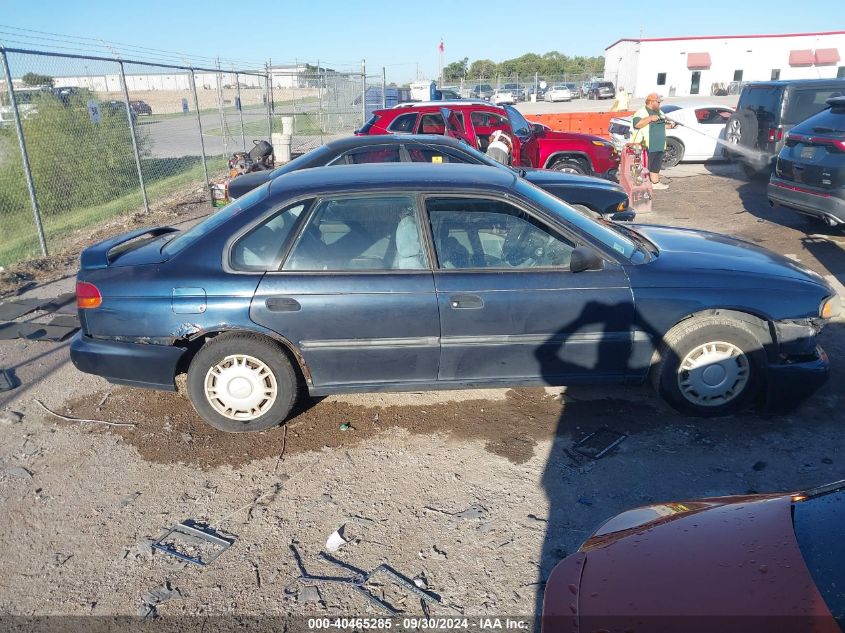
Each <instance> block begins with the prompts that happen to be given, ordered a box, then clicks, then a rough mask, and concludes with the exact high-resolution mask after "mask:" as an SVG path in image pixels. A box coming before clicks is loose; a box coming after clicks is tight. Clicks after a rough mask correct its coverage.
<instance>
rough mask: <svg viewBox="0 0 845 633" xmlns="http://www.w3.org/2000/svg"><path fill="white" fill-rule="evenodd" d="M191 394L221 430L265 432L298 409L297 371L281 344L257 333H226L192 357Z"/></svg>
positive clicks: (197, 406) (200, 410) (202, 412)
mask: <svg viewBox="0 0 845 633" xmlns="http://www.w3.org/2000/svg"><path fill="white" fill-rule="evenodd" d="M188 396H189V397H190V399H191V403H192V404H193V405H194V409H196V411H197V413H199V414H200V416H202V418H203V419H204V420H205V421H206V422H208V423H209V424H210V425H211V426H213V427H214V428H216V429H219V430H220V431H225V432H226V433H244V432H247V431H263V430H264V429H269V428H270V427H273V426H276V425H278V424H281V423H282V422H283V421H284V419H285V418H286V417H287V416H288V414H289V413H290V411H291V409H292V408H293V405H294V403H295V402H296V396H297V380H296V374H295V372H294V370H293V367H292V366H291V363H290V362H289V361H288V359H287V357H286V356H285V354H284V352H283V351H282V350H281V348H280V347H279V346H278V345H276V344H275V343H272V342H270V341H267V340H266V339H263V338H261V337H260V336H256V335H254V334H231V335H230V334H223V335H220V336H218V337H217V338H214V339H212V340H211V341H209V342H208V343H206V344H205V345H204V346H203V347H202V348H201V349H200V351H199V352H197V355H196V356H195V357H194V359H193V360H192V361H191V365H190V367H189V368H188Z"/></svg>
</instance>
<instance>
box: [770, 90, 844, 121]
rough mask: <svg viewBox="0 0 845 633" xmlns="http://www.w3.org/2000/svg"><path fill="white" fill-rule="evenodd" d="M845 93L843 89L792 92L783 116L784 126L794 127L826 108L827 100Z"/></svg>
mask: <svg viewBox="0 0 845 633" xmlns="http://www.w3.org/2000/svg"><path fill="white" fill-rule="evenodd" d="M843 93H845V89H843V88H825V89H823V90H817V89H812V90H794V91H793V92H792V93H791V94H790V95H789V102H788V103H787V104H786V112H784V115H783V123H784V124H785V125H795V124H796V123H800V122H801V121H803V120H804V119H808V118H810V117H811V116H813V115H814V114H817V113H818V112H821V111H822V110H824V109H825V108H827V103H826V102H827V100H828V99H830V98H831V97H834V96H837V97H838V96H841V95H842V94H843Z"/></svg>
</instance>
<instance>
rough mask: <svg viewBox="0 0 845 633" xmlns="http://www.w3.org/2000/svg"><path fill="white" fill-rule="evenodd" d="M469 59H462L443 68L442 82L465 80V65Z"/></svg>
mask: <svg viewBox="0 0 845 633" xmlns="http://www.w3.org/2000/svg"><path fill="white" fill-rule="evenodd" d="M468 64H469V58H468V57H464V58H463V59H462V60H460V61H457V62H452V63H451V64H447V65H446V66H444V67H443V81H458V80H460V79H465V78H466V76H467V65H468Z"/></svg>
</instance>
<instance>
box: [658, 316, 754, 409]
mask: <svg viewBox="0 0 845 633" xmlns="http://www.w3.org/2000/svg"><path fill="white" fill-rule="evenodd" d="M765 362H766V361H765V353H764V351H763V346H762V344H761V343H760V341H759V339H758V338H757V336H756V335H755V334H754V331H753V330H752V329H751V327H750V326H749V325H748V324H747V323H745V322H743V321H740V320H738V319H731V318H726V317H721V316H706V317H694V318H692V319H689V320H688V321H684V322H683V323H681V324H679V325H678V326H676V327H675V328H673V329H672V330H671V331H670V332H669V333H668V334H667V335H666V337H665V339H664V342H663V346H662V348H661V352H660V361H659V362H658V363H657V364H656V365H655V366H654V367H653V368H652V373H651V380H652V384H653V385H654V387H655V389H656V390H657V392H658V393H659V394H660V395H661V396H663V398H665V399H666V401H667V402H668V403H669V404H670V405H672V407H674V408H675V409H677V410H678V411H680V412H681V413H687V414H690V415H695V416H699V417H716V416H722V415H730V414H732V413H735V412H737V411H739V410H741V409H742V408H743V407H744V406H746V405H747V404H748V403H749V402H750V400H751V399H752V398H753V397H754V396H755V395H756V394H757V392H758V391H759V389H760V383H761V378H762V372H763V370H764V368H765Z"/></svg>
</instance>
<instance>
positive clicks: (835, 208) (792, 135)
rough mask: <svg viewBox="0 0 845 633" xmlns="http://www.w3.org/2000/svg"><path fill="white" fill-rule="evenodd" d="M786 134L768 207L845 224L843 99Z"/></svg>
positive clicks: (839, 98)
mask: <svg viewBox="0 0 845 633" xmlns="http://www.w3.org/2000/svg"><path fill="white" fill-rule="evenodd" d="M827 103H828V104H829V106H830V107H829V108H828V109H826V110H822V111H821V112H819V113H818V114H816V115H815V116H811V117H810V118H809V119H807V120H806V121H804V122H803V123H800V124H798V125H796V126H795V127H794V128H792V130H791V131H790V132H789V134H787V135H786V144H785V145H784V148H783V149H782V150H780V154H778V159H777V163H776V164H775V172H774V173H773V174H772V178H771V180H770V181H769V204H771V205H772V206H774V205H783V206H785V207H790V208H792V209H795V210H796V211H798V212H799V213H805V214H807V215H811V216H814V217H817V218H821V219H822V220H824V221H825V222H827V224H829V225H830V226H833V225H837V224H845V96H843V97H834V98H832V99H828V100H827Z"/></svg>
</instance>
